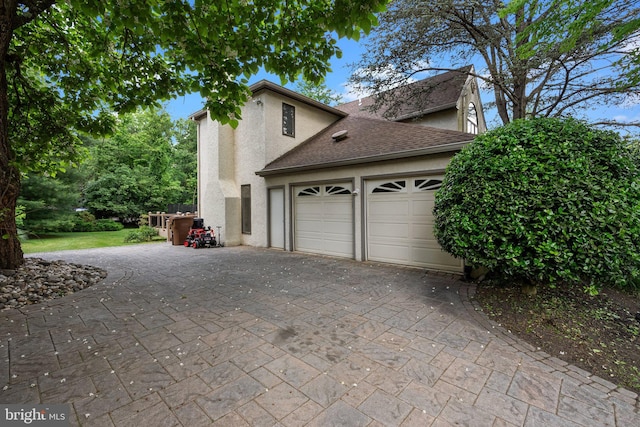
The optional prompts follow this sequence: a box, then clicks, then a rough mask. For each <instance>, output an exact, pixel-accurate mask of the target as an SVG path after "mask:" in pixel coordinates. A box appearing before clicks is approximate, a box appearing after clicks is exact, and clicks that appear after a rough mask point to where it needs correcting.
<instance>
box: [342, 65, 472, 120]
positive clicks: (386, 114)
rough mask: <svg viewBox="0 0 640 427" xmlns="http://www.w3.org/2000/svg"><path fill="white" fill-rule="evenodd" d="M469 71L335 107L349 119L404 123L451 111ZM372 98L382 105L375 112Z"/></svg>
mask: <svg viewBox="0 0 640 427" xmlns="http://www.w3.org/2000/svg"><path fill="white" fill-rule="evenodd" d="M471 71H472V66H470V65H469V66H466V67H463V68H460V69H459V70H455V71H448V72H446V73H442V74H438V75H436V76H433V77H430V78H426V79H423V80H420V81H418V82H415V83H411V84H408V85H405V86H401V87H398V88H396V89H392V90H389V91H386V92H383V93H382V94H379V95H376V96H368V97H366V98H363V99H360V100H357V101H352V102H348V103H346V104H341V105H338V106H336V108H337V109H338V110H342V111H344V112H346V113H348V114H349V115H352V116H355V115H357V116H360V117H370V118H380V119H382V118H384V119H387V120H393V121H400V120H407V119H411V118H415V117H419V116H422V115H424V114H428V113H433V112H436V111H441V110H445V109H448V108H454V107H455V106H456V103H457V101H458V98H459V97H460V93H461V92H462V88H463V87H464V84H465V82H466V81H467V77H468V75H469V73H470V72H471ZM376 97H377V98H378V99H379V101H380V102H381V103H382V105H381V106H379V108H377V107H376V108H377V109H376V111H371V107H372V106H373V105H374V104H375V101H376Z"/></svg>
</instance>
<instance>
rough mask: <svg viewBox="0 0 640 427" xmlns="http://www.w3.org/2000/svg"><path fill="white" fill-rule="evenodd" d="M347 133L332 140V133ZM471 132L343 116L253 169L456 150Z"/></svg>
mask: <svg viewBox="0 0 640 427" xmlns="http://www.w3.org/2000/svg"><path fill="white" fill-rule="evenodd" d="M342 130H346V131H347V132H348V133H347V137H346V138H345V139H342V140H340V141H334V139H333V138H332V137H331V136H332V135H333V134H334V133H336V132H339V131H342ZM474 136H475V135H472V134H468V133H464V132H458V131H453V130H446V129H438V128H433V127H428V126H419V125H413V124H408V123H395V122H389V121H386V120H380V119H370V118H365V117H355V116H347V117H345V118H343V119H340V120H338V121H337V122H335V123H334V124H332V125H330V126H329V127H327V128H325V129H324V130H322V131H320V132H319V133H317V134H316V135H315V136H313V137H311V138H309V139H308V140H306V141H304V142H303V143H301V144H300V145H298V146H297V147H295V148H293V149H292V150H291V151H289V152H288V153H285V154H284V155H283V156H281V157H280V158H278V159H276V160H274V161H273V162H271V163H269V164H268V165H267V166H265V168H264V169H262V170H261V171H258V172H256V173H257V174H258V175H260V176H265V175H275V174H282V173H289V172H297V171H302V170H313V169H322V168H328V167H335V166H344V165H353V164H361V163H368V162H373V161H380V160H390V159H401V158H408V157H413V156H417V155H424V154H432V153H438V152H447V151H456V150H459V149H460V148H461V147H462V146H463V145H465V144H467V143H468V142H470V141H471V140H472V139H473V138H474Z"/></svg>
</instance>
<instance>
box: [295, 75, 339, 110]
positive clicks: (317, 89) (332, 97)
mask: <svg viewBox="0 0 640 427" xmlns="http://www.w3.org/2000/svg"><path fill="white" fill-rule="evenodd" d="M296 92H298V93H301V94H302V95H304V96H307V97H309V98H311V99H315V100H316V101H319V102H322V103H323V104H326V105H337V104H340V103H341V102H342V95H340V94H339V93H336V92H334V91H332V90H331V89H329V88H328V87H327V85H326V83H325V82H324V81H322V82H320V83H314V82H311V81H309V80H304V79H303V80H301V81H299V82H298V83H297V84H296Z"/></svg>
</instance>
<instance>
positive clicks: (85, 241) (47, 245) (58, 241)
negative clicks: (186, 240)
mask: <svg viewBox="0 0 640 427" xmlns="http://www.w3.org/2000/svg"><path fill="white" fill-rule="evenodd" d="M131 231H132V230H131V229H127V228H125V229H124V230H120V231H94V232H88V233H47V234H43V235H39V236H32V237H30V238H29V239H28V240H22V241H21V243H22V251H23V252H24V253H25V254H31V253H34V252H53V251H65V250H69V249H90V248H106V247H109V246H129V245H139V244H140V243H125V241H124V238H125V237H127V235H128V234H129V233H130V232H131ZM161 239H162V240H158V241H162V242H164V241H165V240H164V238H161Z"/></svg>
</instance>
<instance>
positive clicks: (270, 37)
mask: <svg viewBox="0 0 640 427" xmlns="http://www.w3.org/2000/svg"><path fill="white" fill-rule="evenodd" d="M386 3H387V0H333V1H321V2H319V1H315V0H255V1H253V2H251V4H248V3H247V2H246V1H244V0H227V1H224V2H206V1H202V0H195V1H193V0H174V1H164V0H59V1H56V0H29V1H26V0H22V1H20V0H2V2H0V268H16V267H17V266H18V265H20V264H21V263H22V260H23V255H22V251H21V249H20V243H19V241H18V239H17V229H16V223H15V211H16V201H17V198H18V194H19V192H20V173H21V171H25V170H36V169H39V170H47V169H48V170H54V169H58V168H60V167H61V166H62V167H65V165H67V164H68V163H69V162H73V161H76V159H77V157H78V155H81V154H82V153H81V150H80V149H79V147H80V145H79V142H80V139H79V133H81V132H89V133H92V134H95V133H100V132H107V131H109V130H110V128H111V125H113V116H112V115H111V114H110V112H111V111H112V110H115V111H117V112H123V111H132V110H133V109H134V108H135V107H136V106H138V105H147V106H152V105H157V103H158V100H159V99H164V98H169V97H171V96H175V95H179V94H184V93H188V92H199V93H200V94H201V95H202V96H203V98H204V99H206V100H207V108H208V109H209V112H210V114H211V115H212V116H213V117H215V118H216V119H218V120H221V121H223V122H228V123H230V124H231V125H234V126H235V125H237V123H238V122H237V121H238V120H239V119H240V117H239V116H240V106H241V104H242V103H243V102H245V101H246V100H247V98H248V95H249V91H248V87H247V83H248V79H249V77H250V76H252V75H254V74H255V73H256V72H258V71H259V70H260V68H261V67H262V68H263V69H265V70H266V71H268V72H273V73H275V74H278V75H280V76H282V78H284V79H288V80H290V81H294V80H295V79H296V77H297V76H298V75H299V74H302V75H304V77H305V78H308V79H310V80H312V81H318V80H319V79H320V77H321V76H322V75H323V74H324V73H325V72H326V70H327V69H328V66H329V63H328V61H329V59H330V58H331V57H332V56H334V55H339V54H340V50H339V48H338V47H337V46H336V38H338V37H350V38H358V37H359V35H360V32H361V31H365V32H367V31H369V30H370V29H371V27H372V26H373V25H375V24H376V23H377V18H376V13H377V12H380V11H381V10H383V9H384V7H385V5H386Z"/></svg>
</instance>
